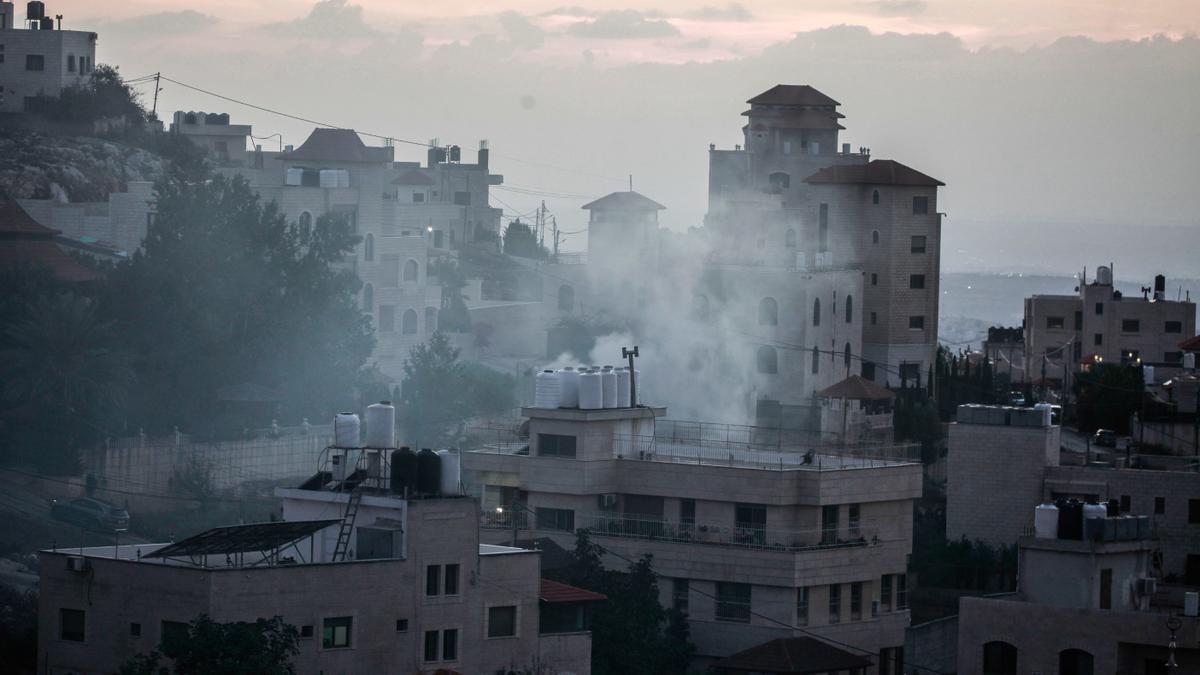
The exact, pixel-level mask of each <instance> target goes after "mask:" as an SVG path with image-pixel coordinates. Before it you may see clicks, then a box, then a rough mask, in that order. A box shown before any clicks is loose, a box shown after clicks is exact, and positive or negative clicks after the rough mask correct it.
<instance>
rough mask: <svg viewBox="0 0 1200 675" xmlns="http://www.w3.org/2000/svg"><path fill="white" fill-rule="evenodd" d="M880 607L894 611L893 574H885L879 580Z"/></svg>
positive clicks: (886, 610) (883, 609)
mask: <svg viewBox="0 0 1200 675" xmlns="http://www.w3.org/2000/svg"><path fill="white" fill-rule="evenodd" d="M879 609H880V611H883V612H890V611H892V575H890V574H885V575H883V577H881V578H880V580H879Z"/></svg>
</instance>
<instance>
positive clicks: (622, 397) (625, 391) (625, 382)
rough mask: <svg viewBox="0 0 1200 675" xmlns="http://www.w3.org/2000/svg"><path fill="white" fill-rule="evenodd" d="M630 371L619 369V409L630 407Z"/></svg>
mask: <svg viewBox="0 0 1200 675" xmlns="http://www.w3.org/2000/svg"><path fill="white" fill-rule="evenodd" d="M629 401H630V399H629V369H628V368H617V407H618V408H628V407H629Z"/></svg>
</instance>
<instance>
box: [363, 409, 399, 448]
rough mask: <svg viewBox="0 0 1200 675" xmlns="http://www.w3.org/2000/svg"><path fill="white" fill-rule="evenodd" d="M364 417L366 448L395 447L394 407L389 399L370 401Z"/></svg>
mask: <svg viewBox="0 0 1200 675" xmlns="http://www.w3.org/2000/svg"><path fill="white" fill-rule="evenodd" d="M364 417H365V419H364V420H363V422H364V423H365V426H366V427H367V443H366V445H367V447H368V448H394V447H396V408H395V406H393V405H392V402H391V401H380V402H379V403H372V404H371V405H369V406H367V413H366V415H364Z"/></svg>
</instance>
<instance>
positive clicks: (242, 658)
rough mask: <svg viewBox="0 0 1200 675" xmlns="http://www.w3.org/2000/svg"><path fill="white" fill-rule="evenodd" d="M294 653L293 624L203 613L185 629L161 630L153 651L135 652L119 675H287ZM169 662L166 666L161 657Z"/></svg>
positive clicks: (296, 635)
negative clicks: (215, 617)
mask: <svg viewBox="0 0 1200 675" xmlns="http://www.w3.org/2000/svg"><path fill="white" fill-rule="evenodd" d="M298 653H300V635H299V633H298V632H297V631H296V627H295V626H292V625H290V624H286V623H284V622H283V619H281V618H279V617H274V618H272V619H259V620H258V621H256V622H254V623H245V622H241V621H239V622H236V623H217V622H216V621H213V620H212V619H210V618H209V617H208V616H207V615H201V616H200V617H199V618H197V619H195V620H194V621H192V622H191V623H190V624H189V625H188V626H187V630H186V631H179V632H172V633H167V634H166V635H164V636H163V639H162V641H161V642H160V643H159V645H158V649H157V650H155V651H151V652H150V653H149V654H138V655H137V656H135V657H133V658H132V659H130V660H129V661H128V662H126V663H125V664H124V665H123V666H122V667H121V671H120V672H121V675H167V674H168V673H175V674H176V675H250V674H251V673H254V674H255V675H291V674H292V673H295V672H296V671H295V669H294V668H293V667H292V663H291V660H292V657H294V656H295V655H296V654H298ZM163 657H166V658H168V659H171V660H172V664H171V667H170V668H168V667H167V666H165V665H162V663H161V662H162V659H163Z"/></svg>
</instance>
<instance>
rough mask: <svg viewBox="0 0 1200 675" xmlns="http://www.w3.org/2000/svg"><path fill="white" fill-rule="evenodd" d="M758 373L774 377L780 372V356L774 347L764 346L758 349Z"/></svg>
mask: <svg viewBox="0 0 1200 675" xmlns="http://www.w3.org/2000/svg"><path fill="white" fill-rule="evenodd" d="M756 361H757V365H758V372H759V373H760V374H762V375H774V374H775V373H778V372H779V354H778V352H776V351H775V348H774V347H769V346H767V345H762V346H761V347H759V348H758V356H757V359H756Z"/></svg>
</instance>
